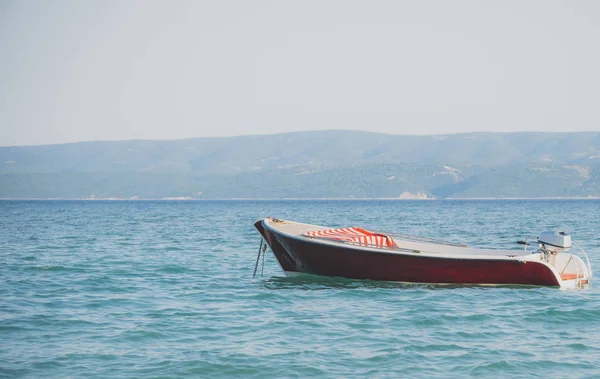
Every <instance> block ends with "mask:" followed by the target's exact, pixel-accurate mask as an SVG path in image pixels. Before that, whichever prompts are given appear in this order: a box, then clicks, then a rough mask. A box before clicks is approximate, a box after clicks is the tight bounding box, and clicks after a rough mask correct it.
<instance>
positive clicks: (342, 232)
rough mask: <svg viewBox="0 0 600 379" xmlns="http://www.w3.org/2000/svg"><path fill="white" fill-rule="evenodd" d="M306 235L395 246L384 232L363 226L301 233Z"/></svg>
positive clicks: (379, 245) (365, 243)
mask: <svg viewBox="0 0 600 379" xmlns="http://www.w3.org/2000/svg"><path fill="white" fill-rule="evenodd" d="M303 235H304V236H306V237H318V238H326V239H331V240H335V241H347V242H354V243H358V244H364V245H375V246H378V247H397V246H396V243H395V242H394V240H393V239H392V238H391V237H389V236H386V235H385V234H379V233H373V232H370V231H368V230H365V229H363V228H357V227H350V228H338V229H326V230H315V231H312V232H306V233H304V234H303Z"/></svg>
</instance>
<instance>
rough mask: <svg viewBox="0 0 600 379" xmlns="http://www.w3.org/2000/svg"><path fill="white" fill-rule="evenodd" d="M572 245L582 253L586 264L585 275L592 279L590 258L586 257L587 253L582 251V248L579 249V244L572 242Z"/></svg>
mask: <svg viewBox="0 0 600 379" xmlns="http://www.w3.org/2000/svg"><path fill="white" fill-rule="evenodd" d="M573 243H574V244H575V245H577V247H578V248H579V250H580V251H581V252H582V253H583V256H584V257H585V262H586V264H587V267H586V269H587V273H588V278H589V279H592V265H591V264H590V258H589V257H588V254H587V252H586V251H585V250H584V248H583V247H581V245H580V244H578V243H577V241H573Z"/></svg>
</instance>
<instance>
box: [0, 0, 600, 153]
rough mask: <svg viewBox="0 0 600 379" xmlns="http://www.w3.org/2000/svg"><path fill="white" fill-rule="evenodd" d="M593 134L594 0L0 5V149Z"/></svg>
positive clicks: (598, 83)
mask: <svg viewBox="0 0 600 379" xmlns="http://www.w3.org/2000/svg"><path fill="white" fill-rule="evenodd" d="M315 129H317V130H318V129H359V130H371V131H378V132H385V133H399V134H432V133H439V134H443V133H454V132H466V131H525V130H546V131H575V130H595V131H597V130H600V1H595V0H590V1H549V0H539V1H526V0H516V1H506V0H502V1H421V0H411V1H398V0H390V1H378V0H368V1H367V0H364V1H348V0H340V1H327V0H318V1H306V0H302V1H245V0H244V1H242V0H240V1H227V0H213V1H132V0H128V1H110V0H102V1H84V0H74V1H61V0H55V1H46V0H40V1H30V0H15V1H11V0H0V145H1V146H6V145H28V144H47V143H60V142H72V141H84V140H118V139H176V138H187V137H204V136H229V135H240V134H256V133H277V132H287V131H299V130H315Z"/></svg>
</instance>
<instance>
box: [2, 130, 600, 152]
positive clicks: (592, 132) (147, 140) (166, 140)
mask: <svg viewBox="0 0 600 379" xmlns="http://www.w3.org/2000/svg"><path fill="white" fill-rule="evenodd" d="M326 132H350V133H367V134H379V135H384V136H396V137H423V138H427V137H444V136H446V137H447V136H458V135H473V134H599V133H600V131H589V130H583V131H560V132H557V131H510V132H498V131H474V132H456V133H439V134H394V133H382V132H372V131H369V130H356V129H322V130H303V131H291V132H279V133H256V134H240V135H232V136H208V137H186V138H173V139H147V138H134V139H114V140H112V139H105V140H85V141H73V142H59V143H48V144H31V145H28V144H24V145H0V148H9V147H13V148H18V147H40V146H61V145H74V144H85V143H110V142H176V141H187V140H201V139H205V140H210V139H227V138H243V137H266V136H277V135H286V134H303V133H326Z"/></svg>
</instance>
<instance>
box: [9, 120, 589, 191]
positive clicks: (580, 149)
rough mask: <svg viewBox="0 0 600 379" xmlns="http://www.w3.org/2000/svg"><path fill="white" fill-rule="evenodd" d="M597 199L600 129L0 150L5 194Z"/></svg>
mask: <svg viewBox="0 0 600 379" xmlns="http://www.w3.org/2000/svg"><path fill="white" fill-rule="evenodd" d="M403 193H404V196H409V195H408V193H410V194H417V193H421V196H423V194H425V195H427V196H428V197H436V198H448V197H452V198H465V197H470V198H471V197H472V198H483V197H588V196H600V133H467V134H451V135H443V136H441V135H438V136H400V135H385V134H377V133H367V132H356V131H322V132H301V133H286V134H276V135H264V136H241V137H230V138H199V139H187V140H176V141H116V142H82V143H72V144H63V145H44V146H24V147H0V198H89V197H97V198H132V197H136V198H164V197H191V198H200V199H214V198H398V197H400V196H401V195H402V194H403Z"/></svg>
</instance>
